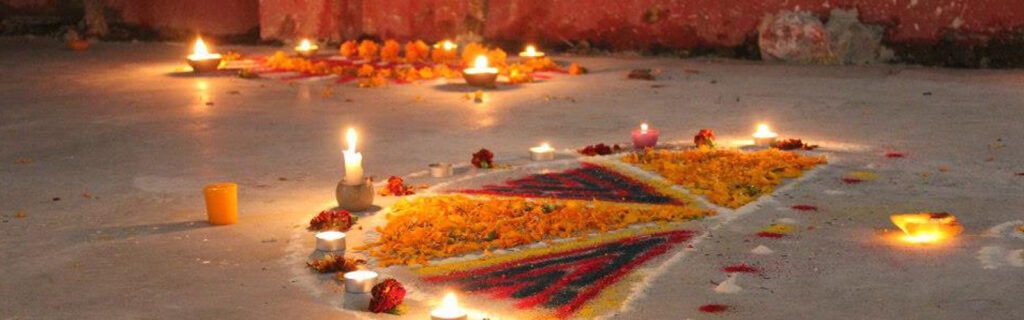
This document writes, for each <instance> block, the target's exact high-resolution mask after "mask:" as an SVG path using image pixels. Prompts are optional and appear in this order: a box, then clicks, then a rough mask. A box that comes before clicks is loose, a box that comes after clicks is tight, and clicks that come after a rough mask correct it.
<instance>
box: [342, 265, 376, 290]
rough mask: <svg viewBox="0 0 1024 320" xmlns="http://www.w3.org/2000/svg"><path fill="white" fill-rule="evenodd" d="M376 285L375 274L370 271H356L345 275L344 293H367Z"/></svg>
mask: <svg viewBox="0 0 1024 320" xmlns="http://www.w3.org/2000/svg"><path fill="white" fill-rule="evenodd" d="M375 285H377V273H376V272H373V271H370V270H356V271H352V272H348V273H345V292H350V293H367V292H370V291H371V290H373V286H375Z"/></svg>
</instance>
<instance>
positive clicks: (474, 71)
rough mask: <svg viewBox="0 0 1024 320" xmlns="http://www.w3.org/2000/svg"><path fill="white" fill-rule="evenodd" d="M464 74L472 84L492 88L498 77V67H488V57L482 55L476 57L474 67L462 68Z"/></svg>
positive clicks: (467, 81)
mask: <svg viewBox="0 0 1024 320" xmlns="http://www.w3.org/2000/svg"><path fill="white" fill-rule="evenodd" d="M462 76H463V78H465V79H466V83H468V84H469V85H471V86H476V87H488V88H490V87H494V82H495V80H497V79H498V68H491V67H488V66H487V57H486V56H483V55H480V56H477V57H476V61H475V62H474V64H473V67H472V68H466V69H465V70H462Z"/></svg>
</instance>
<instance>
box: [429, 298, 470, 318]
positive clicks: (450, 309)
mask: <svg viewBox="0 0 1024 320" xmlns="http://www.w3.org/2000/svg"><path fill="white" fill-rule="evenodd" d="M467 317H468V316H467V315H466V310H462V309H460V308H459V302H458V301H457V300H455V294H454V293H451V292H449V293H448V294H446V295H445V296H444V300H442V301H441V306H440V307H438V308H437V309H434V310H432V311H430V320H466V318H467Z"/></svg>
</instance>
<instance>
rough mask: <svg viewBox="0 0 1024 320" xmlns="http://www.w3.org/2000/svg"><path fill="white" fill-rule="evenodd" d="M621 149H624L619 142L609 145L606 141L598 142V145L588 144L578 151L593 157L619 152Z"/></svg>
mask: <svg viewBox="0 0 1024 320" xmlns="http://www.w3.org/2000/svg"><path fill="white" fill-rule="evenodd" d="M620 151H622V147H620V146H619V145H618V144H616V145H612V146H609V145H606V144H604V143H598V144H596V145H589V146H586V147H584V148H583V149H580V150H579V151H578V152H579V153H580V154H582V155H585V156H591V157H593V156H606V155H609V154H613V153H618V152H620Z"/></svg>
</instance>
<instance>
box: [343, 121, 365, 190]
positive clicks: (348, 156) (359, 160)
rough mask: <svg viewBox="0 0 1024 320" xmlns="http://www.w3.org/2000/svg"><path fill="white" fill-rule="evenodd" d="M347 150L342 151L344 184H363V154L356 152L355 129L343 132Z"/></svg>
mask: <svg viewBox="0 0 1024 320" xmlns="http://www.w3.org/2000/svg"><path fill="white" fill-rule="evenodd" d="M345 139H346V140H347V141H348V150H345V151H342V154H344V156H345V157H344V160H345V184H347V185H350V186H356V185H360V184H363V183H364V182H363V154H361V153H359V152H356V130H355V129H352V128H349V129H348V132H346V134H345Z"/></svg>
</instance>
